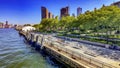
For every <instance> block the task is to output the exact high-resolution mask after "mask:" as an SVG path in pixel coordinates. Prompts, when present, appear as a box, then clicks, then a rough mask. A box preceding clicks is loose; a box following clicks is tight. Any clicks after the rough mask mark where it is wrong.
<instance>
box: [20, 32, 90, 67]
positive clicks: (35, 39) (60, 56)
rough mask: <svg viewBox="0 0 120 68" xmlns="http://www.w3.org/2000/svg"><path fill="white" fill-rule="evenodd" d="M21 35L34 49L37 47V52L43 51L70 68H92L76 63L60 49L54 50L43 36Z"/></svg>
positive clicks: (34, 34) (33, 34)
mask: <svg viewBox="0 0 120 68" xmlns="http://www.w3.org/2000/svg"><path fill="white" fill-rule="evenodd" d="M21 34H22V35H23V36H24V37H25V38H26V40H27V41H28V43H29V44H31V46H32V47H35V49H36V50H43V51H44V52H46V53H47V54H48V55H50V56H52V57H53V58H54V59H55V60H57V61H58V62H60V63H62V64H64V65H66V66H68V68H90V67H87V66H85V65H83V64H81V63H78V62H76V61H75V60H74V59H73V58H71V57H68V56H66V55H64V53H63V52H61V51H59V49H54V48H52V46H51V45H48V44H46V43H45V42H44V40H45V39H44V35H43V34H36V33H23V32H21Z"/></svg>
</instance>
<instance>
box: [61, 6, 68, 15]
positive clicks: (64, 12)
mask: <svg viewBox="0 0 120 68" xmlns="http://www.w3.org/2000/svg"><path fill="white" fill-rule="evenodd" d="M63 16H69V7H68V6H67V7H65V8H62V9H61V10H60V17H63Z"/></svg>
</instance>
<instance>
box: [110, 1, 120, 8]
mask: <svg viewBox="0 0 120 68" xmlns="http://www.w3.org/2000/svg"><path fill="white" fill-rule="evenodd" d="M112 5H115V6H118V7H119V8H120V1H118V2H114V3H113V4H112Z"/></svg>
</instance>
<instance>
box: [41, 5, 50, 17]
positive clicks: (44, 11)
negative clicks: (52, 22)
mask: <svg viewBox="0 0 120 68" xmlns="http://www.w3.org/2000/svg"><path fill="white" fill-rule="evenodd" d="M41 18H42V19H44V18H49V16H48V10H47V8H46V7H41Z"/></svg>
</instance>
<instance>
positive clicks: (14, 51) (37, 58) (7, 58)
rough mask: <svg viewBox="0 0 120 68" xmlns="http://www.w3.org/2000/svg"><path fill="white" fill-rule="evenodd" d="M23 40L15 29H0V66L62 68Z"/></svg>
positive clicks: (9, 67)
mask: <svg viewBox="0 0 120 68" xmlns="http://www.w3.org/2000/svg"><path fill="white" fill-rule="evenodd" d="M23 40H24V38H23V37H20V36H19V34H18V32H17V31H16V30H14V29H0V68H61V67H60V65H59V64H53V63H52V61H51V60H49V58H48V57H43V56H42V55H41V54H40V53H39V52H37V51H35V50H34V48H32V47H30V45H28V44H25V43H24V41H23Z"/></svg>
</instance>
